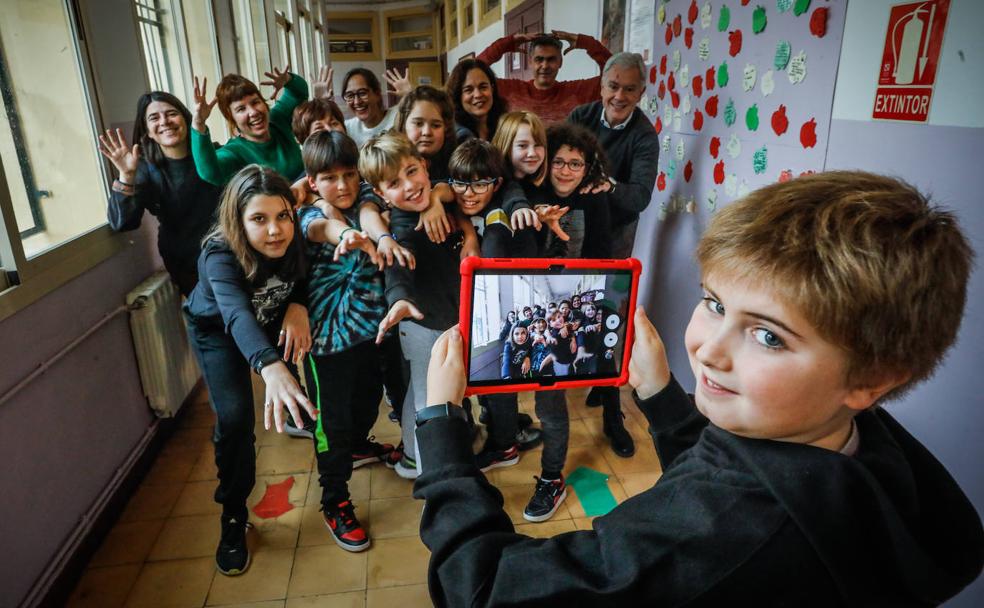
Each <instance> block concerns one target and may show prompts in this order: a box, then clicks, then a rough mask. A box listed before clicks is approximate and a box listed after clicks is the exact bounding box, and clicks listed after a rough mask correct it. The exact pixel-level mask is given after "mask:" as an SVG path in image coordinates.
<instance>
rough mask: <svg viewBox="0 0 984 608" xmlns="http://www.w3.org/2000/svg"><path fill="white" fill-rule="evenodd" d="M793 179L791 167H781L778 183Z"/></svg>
mask: <svg viewBox="0 0 984 608" xmlns="http://www.w3.org/2000/svg"><path fill="white" fill-rule="evenodd" d="M791 179H793V171H792V169H783V170H782V173H780V174H779V183H783V182H788V181H789V180H791Z"/></svg>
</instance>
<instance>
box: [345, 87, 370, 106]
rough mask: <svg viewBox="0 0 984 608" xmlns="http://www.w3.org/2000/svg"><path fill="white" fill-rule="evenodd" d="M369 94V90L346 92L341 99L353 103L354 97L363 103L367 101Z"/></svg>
mask: <svg viewBox="0 0 984 608" xmlns="http://www.w3.org/2000/svg"><path fill="white" fill-rule="evenodd" d="M369 93H371V91H370V90H369V89H359V90H358V91H346V93H345V94H344V95H342V99H344V100H345V101H347V102H350V103H351V102H353V101H355V98H356V97H358V98H359V101H365V100H367V99H369Z"/></svg>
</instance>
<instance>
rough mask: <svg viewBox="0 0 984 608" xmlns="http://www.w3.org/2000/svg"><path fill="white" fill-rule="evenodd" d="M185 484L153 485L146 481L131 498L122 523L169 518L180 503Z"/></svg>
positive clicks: (121, 519) (124, 511) (122, 517)
mask: <svg viewBox="0 0 984 608" xmlns="http://www.w3.org/2000/svg"><path fill="white" fill-rule="evenodd" d="M183 489H184V483H167V484H151V483H147V482H146V481H144V483H142V484H140V486H139V487H138V488H137V491H136V492H134V493H133V496H132V497H130V502H128V503H127V505H126V508H125V509H123V513H122V515H120V521H143V520H148V519H161V518H164V517H167V516H168V514H170V513H171V509H173V508H174V503H176V502H178V496H181V490H183Z"/></svg>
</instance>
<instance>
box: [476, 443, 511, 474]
mask: <svg viewBox="0 0 984 608" xmlns="http://www.w3.org/2000/svg"><path fill="white" fill-rule="evenodd" d="M518 462H519V447H518V446H516V445H511V446H509V447H508V448H506V449H504V450H482V451H481V452H479V453H478V454H475V464H476V465H478V468H479V469H481V470H482V471H488V470H490V469H498V468H501V467H511V466H513V465H514V464H517V463H518Z"/></svg>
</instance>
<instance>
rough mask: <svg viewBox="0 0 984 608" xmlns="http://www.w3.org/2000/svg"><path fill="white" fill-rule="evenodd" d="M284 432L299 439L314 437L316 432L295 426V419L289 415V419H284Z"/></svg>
mask: <svg viewBox="0 0 984 608" xmlns="http://www.w3.org/2000/svg"><path fill="white" fill-rule="evenodd" d="M284 432H285V433H287V434H288V435H290V436H291V437H297V438H298V439H314V433H313V432H311V431H309V430H308V429H305V428H297V427H296V426H294V421H293V420H291V419H290V417H289V416H288V418H287V420H285V421H284Z"/></svg>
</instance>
